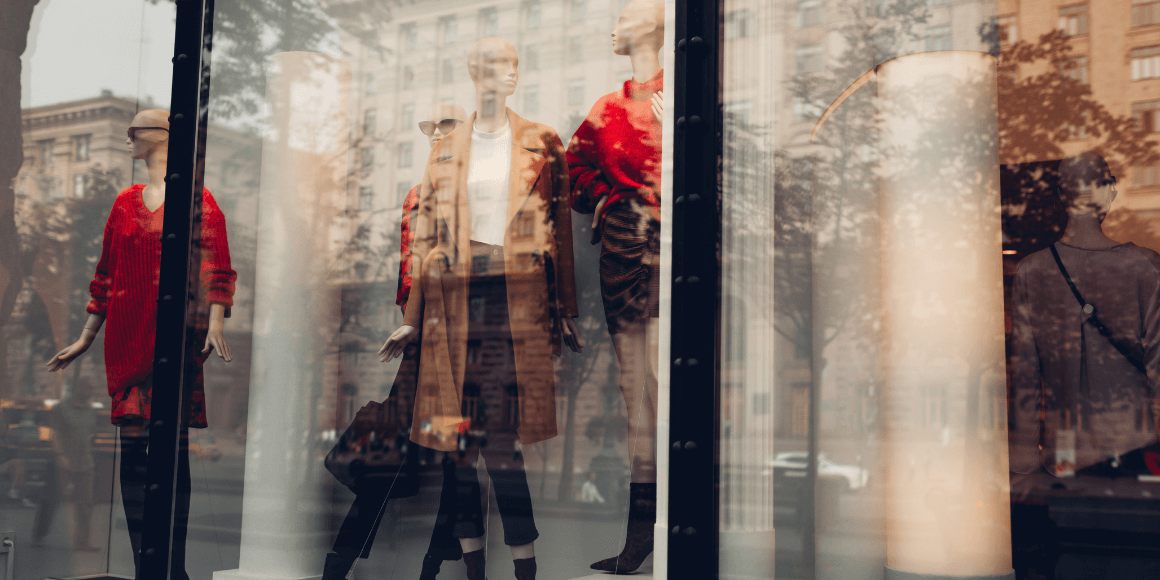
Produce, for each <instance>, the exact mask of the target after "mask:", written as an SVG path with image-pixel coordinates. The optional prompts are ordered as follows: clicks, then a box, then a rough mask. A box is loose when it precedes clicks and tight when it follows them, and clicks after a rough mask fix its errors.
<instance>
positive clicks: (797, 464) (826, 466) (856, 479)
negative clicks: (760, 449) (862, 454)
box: [762, 451, 870, 490]
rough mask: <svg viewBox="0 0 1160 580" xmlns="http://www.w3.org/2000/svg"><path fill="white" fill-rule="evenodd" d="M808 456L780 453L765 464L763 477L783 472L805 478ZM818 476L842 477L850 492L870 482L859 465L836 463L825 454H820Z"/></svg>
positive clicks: (796, 452) (804, 454) (799, 452)
mask: <svg viewBox="0 0 1160 580" xmlns="http://www.w3.org/2000/svg"><path fill="white" fill-rule="evenodd" d="M808 455H809V454H808V453H806V452H805V451H784V452H782V453H778V454H777V455H775V456H774V457H773V459H770V460H768V461H766V462H765V469H764V470H762V475H766V476H771V475H774V473H775V472H777V471H782V472H783V473H782V475H784V476H786V477H805V476H806V458H807V457H808ZM818 475H827V476H836V477H841V478H842V479H845V480H846V488H847V489H850V490H856V489H862V488H863V487H866V483H867V482H868V481H869V480H870V472H868V471H866V470H865V469H862V468H861V467H858V466H857V465H842V464H840V463H834V461H832V460H831V459H829V458H828V457H826V454H825V453H819V454H818Z"/></svg>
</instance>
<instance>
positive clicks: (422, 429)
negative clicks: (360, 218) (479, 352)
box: [404, 109, 578, 451]
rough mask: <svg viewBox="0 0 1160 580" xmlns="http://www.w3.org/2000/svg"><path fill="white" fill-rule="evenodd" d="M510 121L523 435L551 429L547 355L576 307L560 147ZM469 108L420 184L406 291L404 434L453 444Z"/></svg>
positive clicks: (510, 233)
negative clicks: (413, 357) (415, 358)
mask: <svg viewBox="0 0 1160 580" xmlns="http://www.w3.org/2000/svg"><path fill="white" fill-rule="evenodd" d="M507 114H508V120H509V122H510V123H511V129H512V160H511V173H510V175H509V178H508V183H509V190H508V207H507V227H506V229H505V231H504V275H505V277H506V280H507V294H508V296H507V299H508V312H509V314H510V319H511V332H512V342H513V345H512V346H513V350H514V351H515V371H516V384H517V388H518V392H519V436H520V441H521V442H522V443H524V444H530V443H535V442H537V441H543V440H545V439H551V438H552V437H555V436H556V404H555V394H556V393H555V384H554V380H553V379H554V377H553V367H552V357H553V355H558V354H560V349H561V334H560V317H561V316H570V317H575V316H577V315H578V309H577V305H576V278H575V272H574V270H573V259H572V215H571V206H570V205H569V195H568V193H569V190H568V163H567V161H566V160H565V158H564V147H563V144H562V143H561V142H560V138H559V137H558V136H557V135H556V132H555V131H554V130H552V129H551V128H550V127H547V126H545V125H541V124H539V123H533V122H531V121H527V120H524V119H522V118H520V117H519V116H518V115H516V114H515V113H513V112H512V111H511V109H508V111H507ZM474 125H475V115H474V114H472V115H471V118H470V119H468V120H467V122H465V123H463V124H461V125H460V126H459V127H458V128H457V129H455V130H454V131H452V132H451V133H450V134H449V135H447V136H446V137H444V138H443V140H442V141H440V142H439V145H438V146H436V147H435V148H434V150H432V152H431V156H430V157H429V158H428V160H427V168H426V170H425V171H424V174H423V183H422V188H421V190H420V192H419V206H418V212H417V216H416V218H415V223H413V224H412V227H413V228H414V231H415V240H414V246H413V251H412V258H411V259H412V272H413V279H412V283H411V293H410V296H409V298H408V300H407V303H408V307H407V312H406V316H405V317H404V324H407V325H410V326H414V327H415V328H419V329H422V339H421V340H422V342H421V353H420V357H419V360H420V366H419V380H418V388H417V390H416V393H415V416H414V421H413V424H412V427H411V440H412V441H414V442H416V443H418V444H420V445H423V446H426V447H430V448H433V449H438V450H441V451H451V450H454V449H455V448H456V445H457V444H458V439H457V437H456V434H457V430H458V429H460V428H461V427H460V426H461V424H463V423H464V421H465V418H463V417H462V416H461V403H462V401H461V397H462V395H463V377H464V371H465V368H466V355H467V333H468V312H467V311H468V308H467V307H468V283H469V282H470V267H471V232H470V224H471V219H470V216H469V215H468V201H467V174H468V168H469V167H470V156H471V132H472V127H474Z"/></svg>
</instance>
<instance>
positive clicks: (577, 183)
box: [568, 71, 664, 219]
mask: <svg viewBox="0 0 1160 580" xmlns="http://www.w3.org/2000/svg"><path fill="white" fill-rule="evenodd" d="M663 87H664V71H660V72H658V73H657V74H656V76H654V77H653V78H651V79H649V80H647V81H645V82H643V83H637V82H635V81H633V80H631V79H630V80H628V81H625V83H624V88H623V89H621V90H619V91H616V92H615V93H611V94H608V95H605V96H603V97H601V98H600V100H598V101H596V104H595V105H593V106H592V110H591V111H590V112H589V113H588V117H587V118H585V119H584V123H583V124H581V125H580V128H579V129H577V130H576V134H575V135H573V136H572V142H571V143H569V144H568V167H569V171H568V173H569V176H570V177H571V181H572V208H573V209H575V210H576V211H578V212H580V213H586V214H589V213H592V212H594V211H596V204H597V203H599V202H600V198H601V197H604V196H605V195H607V196H608V203H606V204H605V205H604V208H603V210H602V211H601V214H604V213H606V212H607V211H608V209H609V208H611V207H612V206H613V205H615V204H616V202H618V201H620V200H622V199H625V198H629V197H639V198H640V199H641V200H642V201H644V202H645V203H646V204H647V205H648V206H649V207H650V208H651V210H652V212H653V214H654V217H656V218H657V219H660V206H661V124H660V122H659V121H657V119H656V117H654V116H653V112H652V102H651V97H652V96H653V94H655V93H656V92H657V91H659V90H661V89H662V88H663Z"/></svg>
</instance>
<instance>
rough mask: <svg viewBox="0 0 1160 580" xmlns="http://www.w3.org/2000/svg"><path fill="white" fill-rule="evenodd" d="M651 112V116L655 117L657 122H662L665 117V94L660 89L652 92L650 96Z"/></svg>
mask: <svg viewBox="0 0 1160 580" xmlns="http://www.w3.org/2000/svg"><path fill="white" fill-rule="evenodd" d="M650 100H651V101H652V112H653V116H654V117H656V118H657V122H658V123H661V122H664V118H665V94H664V92H662V91H657V92H655V93H653V96H652V98H651V99H650Z"/></svg>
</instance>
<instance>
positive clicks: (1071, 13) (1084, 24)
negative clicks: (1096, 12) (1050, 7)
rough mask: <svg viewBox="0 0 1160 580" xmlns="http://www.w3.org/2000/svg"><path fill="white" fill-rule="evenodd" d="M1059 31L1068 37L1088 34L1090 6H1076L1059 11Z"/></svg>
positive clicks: (1065, 7)
mask: <svg viewBox="0 0 1160 580" xmlns="http://www.w3.org/2000/svg"><path fill="white" fill-rule="evenodd" d="M1059 29H1060V30H1062V31H1063V33H1064V34H1066V35H1068V36H1076V35H1079V34H1087V33H1088V6H1087V4H1074V5H1072V6H1064V7H1062V8H1060V9H1059Z"/></svg>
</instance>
